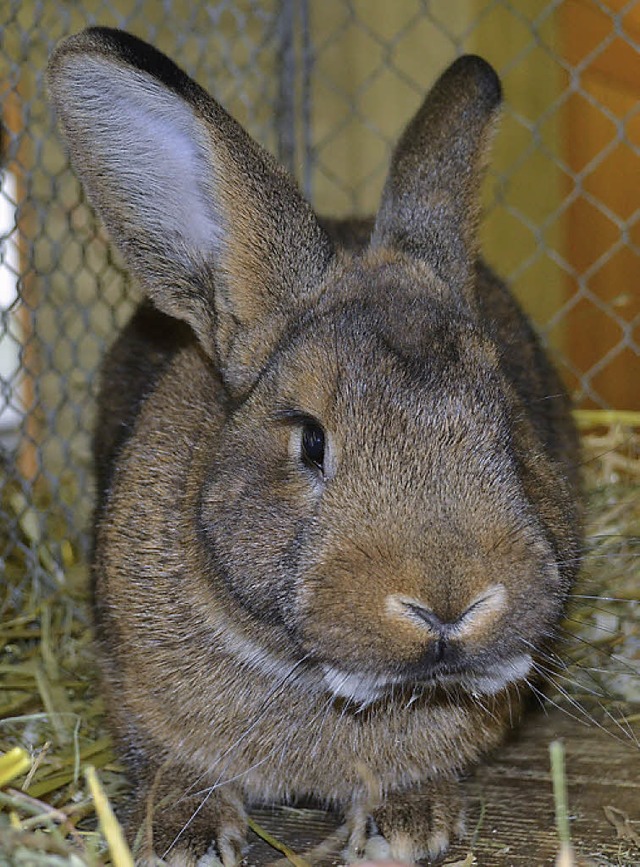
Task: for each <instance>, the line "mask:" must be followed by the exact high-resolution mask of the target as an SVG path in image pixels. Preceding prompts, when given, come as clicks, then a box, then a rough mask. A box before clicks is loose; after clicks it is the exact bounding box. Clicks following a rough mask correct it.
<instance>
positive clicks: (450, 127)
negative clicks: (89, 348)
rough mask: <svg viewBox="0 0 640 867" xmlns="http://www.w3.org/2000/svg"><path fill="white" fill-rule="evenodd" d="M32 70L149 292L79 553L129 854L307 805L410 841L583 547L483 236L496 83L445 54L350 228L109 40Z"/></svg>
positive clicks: (188, 843) (558, 453)
mask: <svg viewBox="0 0 640 867" xmlns="http://www.w3.org/2000/svg"><path fill="white" fill-rule="evenodd" d="M49 75H50V78H49V81H50V89H51V93H52V97H53V100H54V103H55V106H56V109H57V112H58V115H59V118H60V122H61V125H62V129H63V131H64V134H65V136H66V139H67V141H68V143H69V148H70V150H71V154H72V158H73V163H74V166H75V168H76V170H77V171H78V173H79V175H80V177H81V178H82V180H83V182H84V184H85V186H86V189H87V191H88V193H89V196H90V198H91V201H92V202H93V203H94V205H95V207H96V208H97V210H98V212H99V214H100V215H101V216H102V218H103V220H104V222H105V224H106V226H107V228H108V229H109V231H110V233H111V235H112V237H113V239H114V240H115V242H116V243H117V244H118V246H119V247H120V249H121V251H122V252H123V254H124V256H125V258H126V261H127V262H128V265H129V267H130V269H131V271H132V273H133V274H134V275H135V277H137V279H138V280H139V281H140V284H141V285H142V287H143V289H144V291H145V292H146V294H147V296H148V298H149V299H150V301H151V302H152V303H153V305H154V306H151V304H149V303H145V304H143V305H142V307H141V308H140V309H139V310H138V312H137V313H136V314H135V316H134V317H133V319H132V321H131V323H130V324H129V325H128V326H127V328H126V329H125V330H124V332H123V334H122V335H121V336H120V338H119V340H118V341H117V342H116V344H115V346H114V348H113V350H112V351H111V353H110V356H109V358H108V359H107V362H106V364H105V367H104V370H103V389H102V395H101V399H100V410H99V421H98V429H97V436H96V471H97V478H98V506H97V512H96V526H95V554H94V563H93V579H94V586H95V613H96V624H97V632H98V641H99V649H100V656H101V661H102V666H103V672H104V688H105V694H106V699H107V707H108V709H109V716H110V720H111V725H112V729H113V733H114V735H115V738H116V741H117V744H118V746H119V749H120V751H121V753H122V756H123V758H124V759H125V761H126V764H127V767H128V768H129V771H130V774H131V778H132V781H133V784H134V795H135V797H134V804H133V807H132V809H131V813H130V816H129V827H130V831H131V834H132V835H133V834H134V833H135V830H136V828H137V827H139V826H140V825H141V824H142V825H144V828H145V831H146V834H145V837H144V845H143V854H142V856H141V858H142V860H143V861H144V862H145V863H152V862H153V860H154V858H155V857H157V856H159V857H164V858H166V859H167V860H168V861H169V863H172V864H195V863H196V861H198V859H200V858H201V857H202V856H204V855H211V856H213V855H215V854H217V855H218V856H219V857H220V858H221V859H222V861H223V862H224V864H225V867H230V865H232V864H234V863H235V862H236V861H237V860H238V859H239V858H240V857H241V850H242V846H243V842H244V838H245V832H246V827H247V820H246V813H245V809H246V807H247V805H251V804H256V803H271V802H278V801H286V800H290V799H299V798H309V797H311V798H313V799H315V800H316V801H319V802H320V803H323V804H326V805H331V806H333V807H335V808H337V809H339V810H341V811H342V812H343V813H344V815H345V816H346V818H347V821H348V823H349V828H350V847H351V850H352V851H358V850H359V849H361V848H362V847H363V845H364V844H365V842H366V837H367V834H368V833H371V832H372V831H373V832H376V831H377V832H378V833H380V834H381V835H383V837H384V838H385V839H386V841H387V844H388V847H387V851H388V854H389V855H391V856H392V857H394V858H400V859H407V860H410V859H417V858H422V857H431V858H433V857H437V856H438V855H440V854H441V853H442V852H443V851H444V850H445V849H446V847H447V845H448V842H449V839H450V836H451V835H452V834H453V833H458V832H460V831H461V828H462V816H461V809H460V803H459V798H458V795H457V790H456V786H457V784H456V782H455V779H456V775H457V774H458V773H459V772H460V771H461V770H462V769H464V768H465V767H467V766H468V765H469V764H470V763H473V762H475V761H476V760H477V759H478V758H479V757H480V756H481V755H482V754H483V753H485V752H486V751H487V750H488V749H489V748H491V747H493V746H494V745H495V744H497V743H499V742H500V740H501V738H502V737H503V735H504V733H505V731H506V729H507V728H508V726H509V724H510V721H512V720H513V719H514V718H515V717H516V716H517V710H518V708H519V705H520V695H521V692H522V689H521V686H522V685H523V684H526V681H527V678H528V677H529V676H530V673H531V672H532V670H533V667H534V665H535V659H536V654H537V653H538V652H539V651H540V649H541V648H543V647H544V646H545V645H546V643H547V642H549V641H550V640H551V637H552V636H553V633H554V627H555V624H556V623H557V621H558V618H559V616H560V615H561V612H562V610H563V606H564V604H565V600H566V596H567V592H568V591H569V588H570V586H571V583H572V580H573V577H574V572H575V564H576V562H577V555H578V551H579V535H580V534H579V525H580V521H579V508H578V499H579V497H578V490H577V488H578V486H577V478H576V469H575V467H576V436H575V432H574V429H573V427H572V424H571V420H570V414H569V403H568V400H567V397H566V395H565V393H564V391H563V388H562V387H561V385H560V384H559V381H558V378H557V376H556V374H555V373H554V372H553V370H552V369H551V367H550V365H549V362H548V361H547V359H546V358H545V355H544V353H543V351H542V349H541V348H540V345H539V343H538V341H537V340H536V338H535V336H534V334H533V332H532V330H531V327H530V326H529V324H528V323H527V320H526V319H525V318H524V316H523V314H522V313H521V312H520V310H519V308H518V305H517V304H516V302H515V301H514V300H513V298H512V297H511V295H510V294H509V292H508V291H507V289H506V288H505V286H504V285H503V284H502V283H501V282H500V281H499V280H498V279H497V278H496V277H495V276H494V275H493V274H492V272H491V271H490V270H489V269H488V268H487V266H486V265H485V264H484V263H483V262H482V260H481V259H480V258H479V255H478V251H477V241H476V224H477V221H478V212H479V201H478V198H479V184H480V180H481V177H482V173H483V166H484V163H485V157H486V153H487V148H488V143H489V139H490V136H491V132H492V129H493V126H494V121H495V117H496V113H497V110H498V106H499V103H500V84H499V81H498V78H497V76H496V74H495V73H494V71H493V70H492V69H491V67H490V66H489V65H488V64H487V63H486V62H484V61H483V60H481V59H480V58H478V57H473V56H467V57H461V58H460V59H459V60H457V61H456V62H455V63H454V64H453V65H452V66H451V67H450V68H449V69H447V71H446V72H445V73H444V74H443V75H442V77H441V78H440V79H439V80H438V82H437V83H436V84H435V86H434V88H433V90H432V91H431V92H430V93H429V95H428V96H427V98H426V100H425V102H424V104H423V105H422V107H421V108H420V110H419V111H418V113H417V114H416V116H415V117H414V119H413V120H412V121H411V123H410V124H409V126H408V127H407V129H406V131H405V132H404V134H403V136H402V138H401V140H400V143H399V145H398V147H397V148H396V151H395V153H394V155H393V158H392V162H391V169H390V173H389V178H388V180H387V183H386V187H385V189H384V193H383V197H382V204H381V207H380V211H379V213H378V216H377V218H376V221H375V225H373V224H372V226H371V227H370V228H369V229H367V227H366V226H365V225H363V224H360V225H359V226H354V225H352V226H350V227H349V226H346V225H340V224H339V223H336V222H331V221H325V222H323V221H321V220H319V219H318V218H317V217H316V216H315V215H314V213H313V211H312V209H311V208H310V206H309V205H308V204H307V203H306V202H305V201H304V199H303V198H302V196H301V194H300V193H299V192H298V190H297V188H296V186H295V184H294V182H293V180H292V179H291V178H290V177H289V175H288V174H287V173H286V172H285V171H284V170H283V169H281V168H280V167H279V166H278V165H277V164H276V163H275V162H274V160H273V159H272V158H271V157H270V156H269V155H268V154H267V153H266V152H265V151H263V150H262V149H261V148H260V147H259V146H258V145H257V144H255V142H253V141H252V140H251V139H250V138H249V137H248V135H247V134H246V133H245V132H244V131H243V129H242V128H241V127H240V126H239V125H238V124H237V123H236V122H235V121H234V120H233V119H232V118H231V117H229V116H228V115H227V114H226V113H225V111H224V110H223V109H222V108H221V107H220V106H219V105H218V104H217V103H216V102H215V101H214V100H213V99H211V97H209V96H208V95H207V94H206V93H205V92H204V91H203V90H202V89H201V88H200V87H199V86H198V85H197V84H195V83H194V82H193V81H192V80H190V79H189V78H188V77H187V76H186V75H185V74H184V73H183V72H182V71H181V70H179V69H178V68H177V67H176V66H174V64H173V63H172V62H171V61H170V60H168V59H167V58H166V57H164V56H163V55H162V54H160V53H158V52H157V51H156V50H154V49H153V48H151V47H150V46H148V45H146V44H144V43H143V42H140V41H139V40H137V39H135V38H134V37H132V36H129V35H127V34H125V33H121V32H118V31H114V30H107V29H92V30H88V31H86V32H84V33H81V34H79V35H77V36H74V37H72V38H70V39H67V40H66V41H64V42H63V43H62V44H61V46H60V47H59V48H58V49H57V51H56V53H55V54H54V56H53V58H52V60H51V65H50V72H49ZM345 240H346V241H347V242H353V243H352V247H351V249H349V247H348V244H347V246H345V244H344V243H342V242H343V241H345ZM525 692H526V690H525ZM205 860H206V859H205ZM200 863H205V862H204V861H202V862H200Z"/></svg>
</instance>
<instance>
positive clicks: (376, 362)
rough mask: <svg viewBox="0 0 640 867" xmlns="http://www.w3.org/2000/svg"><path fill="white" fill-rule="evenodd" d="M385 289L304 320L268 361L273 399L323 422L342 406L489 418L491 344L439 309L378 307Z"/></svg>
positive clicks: (496, 378)
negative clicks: (467, 412) (482, 413)
mask: <svg viewBox="0 0 640 867" xmlns="http://www.w3.org/2000/svg"><path fill="white" fill-rule="evenodd" d="M392 289H393V287H383V288H382V291H381V292H379V293H371V296H372V297H369V298H363V297H359V298H351V299H340V300H336V301H335V302H333V303H329V304H327V303H326V300H325V303H323V304H321V305H320V306H319V307H318V309H317V310H316V311H314V314H313V315H311V316H308V317H307V318H306V319H305V320H304V322H303V323H302V324H300V325H299V326H298V328H297V329H296V330H295V332H293V333H292V334H291V335H290V337H289V340H288V341H287V342H286V345H285V347H284V348H283V350H282V352H281V354H280V355H279V357H277V358H276V359H274V363H273V367H272V374H273V376H274V378H275V390H276V391H277V392H278V395H279V397H278V399H279V400H281V401H282V403H283V404H284V405H285V406H287V407H296V408H299V409H302V410H304V411H306V412H308V413H310V414H312V415H316V416H317V417H318V418H319V420H321V421H325V420H326V421H327V422H328V423H329V422H330V421H331V417H332V415H333V413H334V412H335V411H338V410H340V408H341V407H342V408H348V407H350V408H351V409H352V410H353V412H356V411H357V410H358V408H360V409H363V410H367V411H375V414H376V415H380V413H385V412H386V413H391V414H392V415H393V414H395V413H402V412H403V411H404V410H403V408H404V409H406V411H408V412H409V414H410V417H411V418H414V419H415V420H416V421H417V422H421V421H422V420H423V418H422V416H423V415H424V414H426V416H427V417H429V415H430V414H432V413H433V411H434V409H435V408H436V407H437V408H438V414H442V412H443V411H444V409H445V408H447V407H449V409H450V410H451V411H453V412H459V410H460V408H461V407H462V406H463V405H466V406H467V407H468V408H469V409H474V410H476V411H477V410H478V409H479V408H480V407H481V406H482V405H486V406H487V410H488V411H490V413H491V414H493V415H496V413H497V409H498V406H499V403H500V395H501V380H500V375H499V368H498V360H497V354H496V351H495V347H494V345H493V343H492V342H491V341H490V340H489V339H488V338H487V337H486V336H485V335H484V334H483V333H482V332H481V331H480V330H478V329H477V328H476V327H475V326H474V325H473V322H472V321H471V320H470V319H469V318H468V317H467V316H466V315H465V314H464V313H460V311H459V310H457V309H455V308H454V309H450V308H449V309H448V305H446V304H443V303H432V302H431V301H430V300H429V299H425V298H421V299H409V300H406V299H404V300H403V301H402V302H399V303H397V304H396V303H395V302H390V303H389V302H388V307H385V306H383V305H382V304H381V303H380V296H381V295H386V297H387V298H388V297H389V293H390V292H391V291H392ZM376 295H377V297H376ZM323 300H324V299H323ZM479 382H481V383H482V387H479ZM497 414H498V415H499V413H497ZM351 415H352V413H351Z"/></svg>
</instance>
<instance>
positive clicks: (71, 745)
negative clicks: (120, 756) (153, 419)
mask: <svg viewBox="0 0 640 867" xmlns="http://www.w3.org/2000/svg"><path fill="white" fill-rule="evenodd" d="M581 421H582V422H583V423H586V424H590V425H591V429H590V430H589V431H588V432H585V434H584V436H583V445H584V454H583V457H584V474H585V483H586V486H587V489H588V494H589V508H588V521H587V528H588V547H587V552H586V557H585V562H584V565H583V570H582V578H581V580H580V582H579V586H578V587H577V588H576V593H575V597H574V600H573V603H572V605H571V607H570V611H569V612H568V616H567V620H566V622H565V624H564V628H565V629H566V630H567V633H568V634H570V635H568V638H567V641H566V642H565V643H564V650H562V653H563V656H564V659H565V660H566V661H567V663H568V669H567V670H566V671H563V672H561V675H562V676H561V677H559V678H556V685H555V686H554V685H552V684H550V685H548V687H547V690H546V691H547V694H548V695H549V698H550V700H551V701H553V702H556V703H560V704H562V703H568V702H570V701H571V702H578V703H580V702H581V701H582V699H583V698H584V697H585V696H591V697H592V696H593V694H594V692H595V693H597V694H598V695H599V696H600V698H599V701H600V702H601V703H602V704H604V705H605V708H606V711H607V712H608V713H610V714H611V715H612V716H615V714H616V712H617V709H618V708H619V706H620V703H622V702H624V703H627V705H628V704H631V705H632V714H631V715H632V717H633V716H634V715H635V717H636V719H640V603H639V602H638V598H639V597H640V556H639V555H640V493H639V491H640V426H639V425H638V424H637V422H638V419H636V418H631V419H628V418H623V419H622V421H631V422H633V423H635V427H632V426H627V425H622V424H620V423H619V421H620V420H619V418H616V417H614V418H612V419H609V418H605V419H604V422H606V426H600V427H594V425H593V423H594V422H602V421H603V417H602V416H601V415H600V416H597V415H596V416H589V415H586V417H585V416H583V417H582V419H581ZM610 422H613V423H610ZM35 494H36V496H35V499H34V502H33V504H31V505H29V504H28V503H27V501H26V499H25V498H24V495H23V494H22V493H21V491H20V489H19V488H18V487H17V486H13V485H11V484H8V485H5V486H4V494H3V498H4V502H3V503H2V509H3V511H5V512H9V514H12V515H15V526H16V528H17V532H18V534H19V539H20V544H19V545H18V546H13V549H12V552H11V553H10V555H9V556H8V557H7V558H6V560H5V561H4V562H3V561H1V560H0V563H2V565H3V568H4V580H3V582H2V588H1V591H0V592H1V596H0V611H1V614H2V617H1V626H0V646H1V647H2V655H1V657H0V865H2V864H16V865H20V864H22V865H34V867H37V865H47V867H53V865H74V867H76V865H77V867H85V865H86V867H94V865H101V864H106V863H115V864H116V865H118V867H121V865H125V864H127V860H126V859H127V855H126V854H125V855H123V854H120V855H118V854H117V849H115V848H114V847H116V846H117V841H114V839H112V838H111V830H113V829H114V828H116V830H117V823H115V821H114V820H113V819H110V817H109V814H108V812H104V811H108V808H109V802H110V803H112V804H115V805H117V804H118V802H119V801H120V800H121V799H122V798H123V797H124V795H125V792H126V787H125V783H124V777H123V774H122V770H121V768H120V767H119V766H118V764H117V763H116V761H115V759H114V756H113V753H112V750H111V744H110V739H109V736H108V734H107V732H106V730H105V727H104V708H103V704H102V700H101V698H100V695H99V691H98V690H97V688H96V682H97V679H96V672H95V667H94V662H93V658H92V651H91V633H90V614H89V611H88V604H87V581H86V567H85V565H84V563H83V562H82V559H81V556H80V553H79V552H80V547H79V545H78V543H77V540H73V539H69V538H67V537H66V536H65V529H64V528H65V522H64V521H63V520H62V517H61V513H60V511H59V509H57V508H56V504H55V503H54V502H52V501H51V497H50V496H49V495H48V493H47V491H46V490H44V489H42V488H39V489H37V490H36V492H35ZM36 512H41V513H45V514H46V515H47V531H46V538H45V537H44V536H43V535H42V533H41V531H40V529H39V527H40V521H39V520H36V517H37V515H36ZM3 532H5V534H6V532H7V531H2V530H0V557H1V555H2V550H4V549H5V548H6V549H8V548H9V545H8V544H6V543H8V542H9V539H8V538H5V539H3V538H2V536H1V534H2V533H3ZM14 534H15V528H14ZM27 552H29V559H30V562H33V561H34V559H35V560H37V562H38V569H37V571H38V572H39V573H40V576H41V578H44V579H46V580H38V581H34V580H33V578H32V576H29V575H27V574H26V567H25V563H26V562H27ZM635 706H637V713H636V711H635ZM636 730H637V729H636ZM16 748H19V750H16ZM2 754H4V756H3V755H2ZM21 763H22V764H21ZM87 767H89V772H88V774H87ZM91 768H93V769H96V771H97V773H95V774H93V776H92V771H91V770H90V769H91ZM559 790H560V791H561V790H562V786H560V789H559ZM552 797H553V796H552V794H551V792H550V799H551V798H552ZM96 806H98V808H99V813H100V818H101V823H100V824H99V823H98V822H97V821H96ZM636 818H637V817H636ZM105 828H106V830H107V836H108V837H109V840H108V841H107V840H106V839H105V833H104V830H105ZM110 829H111V830H110ZM272 842H276V843H277V841H272ZM274 856H275V853H274ZM288 856H289V858H290V859H291V860H293V861H294V862H295V861H296V860H297V859H296V858H295V856H294V855H293V854H292V853H290V852H289V853H288Z"/></svg>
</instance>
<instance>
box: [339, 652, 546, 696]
mask: <svg viewBox="0 0 640 867" xmlns="http://www.w3.org/2000/svg"><path fill="white" fill-rule="evenodd" d="M532 665H533V660H532V658H531V656H530V655H529V654H528V653H523V654H520V655H518V656H513V657H511V658H510V659H506V660H501V661H500V662H497V663H495V665H491V666H488V667H487V668H486V669H485V670H484V671H482V672H481V673H479V672H473V671H471V672H466V673H458V674H439V675H437V676H435V677H434V678H433V679H429V680H425V681H422V682H418V683H416V684H415V686H417V687H420V686H426V687H428V686H459V687H462V688H463V689H464V690H465V691H466V692H468V693H470V694H471V695H473V696H483V695H496V694H497V693H499V692H500V691H501V690H503V689H504V688H505V687H507V686H509V684H511V683H515V682H516V681H519V680H523V679H525V678H526V677H527V675H528V674H529V672H530V670H531V667H532ZM322 670H323V676H324V682H325V684H326V686H327V688H328V689H329V691H330V692H331V693H332V694H333V695H334V696H335V697H336V698H346V699H349V700H350V701H354V702H357V703H358V704H359V705H361V706H362V707H366V705H368V704H371V703H372V702H374V701H376V699H378V698H381V697H382V696H383V695H385V693H387V692H389V691H391V689H392V688H393V687H394V686H395V685H396V684H401V683H402V684H405V685H408V684H406V680H405V678H401V677H384V676H380V675H374V674H353V673H349V672H345V671H341V670H340V669H339V668H334V667H333V666H330V665H323V666H322Z"/></svg>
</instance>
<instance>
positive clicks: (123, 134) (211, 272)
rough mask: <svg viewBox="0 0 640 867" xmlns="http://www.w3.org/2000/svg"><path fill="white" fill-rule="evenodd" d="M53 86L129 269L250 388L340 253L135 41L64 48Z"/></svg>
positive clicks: (202, 99) (101, 37)
mask: <svg viewBox="0 0 640 867" xmlns="http://www.w3.org/2000/svg"><path fill="white" fill-rule="evenodd" d="M49 89H50V93H51V95H52V98H53V102H54V104H55V108H56V110H57V114H58V117H59V120H60V124H61V127H62V130H63V132H64V134H65V136H66V139H67V141H68V144H69V148H70V151H71V156H72V160H73V163H74V167H75V168H76V170H77V172H78V174H79V176H80V178H81V179H82V181H83V183H84V185H85V187H86V189H87V191H88V194H89V197H90V199H91V201H92V203H93V204H94V206H95V207H96V209H97V211H98V212H99V214H100V215H101V217H102V219H103V220H104V222H105V224H106V226H107V229H108V231H109V232H110V234H111V236H112V238H113V239H114V241H115V242H116V243H117V245H118V246H119V247H120V249H121V251H122V252H123V254H124V256H125V260H126V261H127V264H128V266H129V268H130V270H131V271H132V272H133V274H134V275H135V276H136V277H137V278H138V280H139V281H140V283H141V284H142V287H143V289H144V290H145V291H146V292H147V294H148V295H149V296H150V297H151V298H152V300H153V301H154V302H155V304H156V305H157V306H158V307H159V308H160V309H161V310H163V311H164V312H165V313H169V314H171V315H173V316H175V317H177V318H179V319H184V320H186V321H187V322H188V323H189V324H190V325H191V326H192V327H193V329H194V331H195V332H196V334H197V336H198V338H199V340H200V342H201V343H202V345H203V347H204V349H205V351H206V352H207V353H208V354H209V355H210V356H211V357H213V358H215V359H216V361H217V362H218V364H219V365H220V367H221V370H222V373H223V376H226V378H228V379H229V380H230V381H231V383H230V384H231V385H236V386H237V387H238V388H242V387H244V386H246V385H247V382H246V381H244V380H246V379H247V377H249V378H251V376H255V373H256V371H257V370H259V368H260V364H261V363H263V362H264V360H265V356H266V354H268V352H269V351H270V350H271V349H272V348H273V346H270V344H273V343H274V342H275V340H277V332H278V328H279V326H278V325H277V324H275V323H274V321H273V320H278V321H279V322H280V324H281V323H282V321H283V320H284V319H285V317H286V316H287V314H288V313H289V312H290V310H291V308H292V306H294V305H295V303H296V301H298V300H302V296H303V295H304V294H305V293H309V292H312V291H313V290H314V288H315V287H317V285H318V284H319V282H320V281H321V279H322V276H323V274H324V271H325V269H326V268H327V266H328V264H329V261H330V260H331V258H332V256H333V249H332V245H331V242H330V240H329V238H328V236H327V235H326V233H325V232H324V231H323V230H322V229H321V228H320V226H319V224H318V222H317V220H316V218H315V215H314V214H313V212H312V210H311V208H310V206H309V205H308V204H307V203H306V202H305V200H304V199H303V198H302V196H301V194H300V193H299V191H298V189H297V188H296V186H295V183H294V182H293V180H292V179H291V177H290V176H289V175H288V174H287V173H286V172H285V171H284V170H283V169H282V168H280V167H279V166H278V165H277V164H276V162H275V161H274V160H273V158H272V157H271V156H270V155H269V154H267V153H266V151H264V150H263V149H262V148H260V147H259V146H258V145H257V144H256V143H255V142H254V141H253V140H252V139H251V138H250V137H249V136H248V135H247V134H246V133H245V131H244V130H243V129H242V127H240V126H239V124H237V123H236V122H235V121H234V120H233V119H232V118H231V117H230V116H229V115H228V114H227V113H226V112H225V111H224V110H223V109H222V108H221V107H220V106H219V105H218V104H217V103H216V102H215V101H214V100H213V99H212V98H211V97H210V96H209V95H208V94H207V93H206V92H205V91H204V90H202V89H201V88H200V87H199V86H198V85H197V84H196V83H195V82H194V81H192V80H191V79H190V78H189V77H188V76H187V75H186V74H185V73H184V72H182V71H181V70H180V69H178V67H177V66H175V65H174V64H173V63H172V62H171V61H170V60H169V59H168V58H166V57H165V56H164V55H163V54H161V53H160V52H158V51H156V50H155V49H153V48H152V47H151V46H149V45H147V44H146V43H144V42H141V41H140V40H138V39H136V38H135V37H133V36H130V35H128V34H126V33H122V32H120V31H117V30H109V29H106V28H92V29H90V30H87V31H85V32H83V33H80V34H78V35H77V36H73V37H71V38H70V39H67V40H66V41H65V42H63V43H62V44H61V45H60V46H59V47H58V49H57V50H56V52H55V53H54V55H53V57H52V59H51V62H50V65H49ZM245 364H246V365H248V367H245V366H244V365H245Z"/></svg>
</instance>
